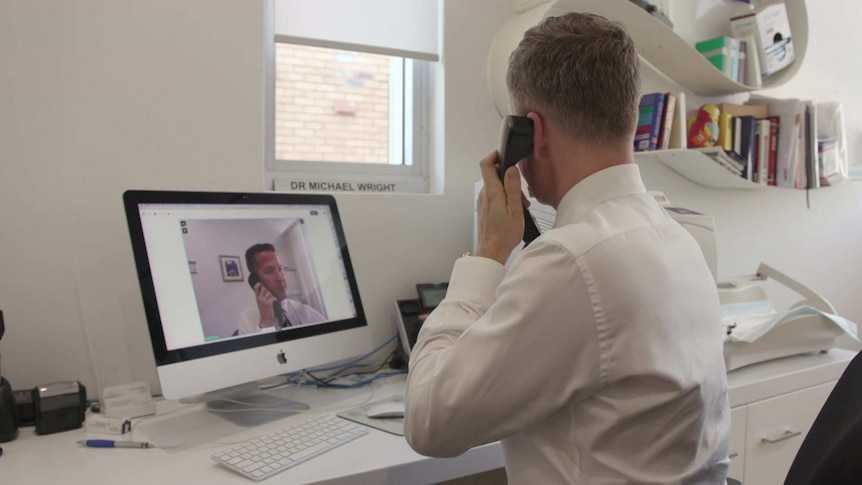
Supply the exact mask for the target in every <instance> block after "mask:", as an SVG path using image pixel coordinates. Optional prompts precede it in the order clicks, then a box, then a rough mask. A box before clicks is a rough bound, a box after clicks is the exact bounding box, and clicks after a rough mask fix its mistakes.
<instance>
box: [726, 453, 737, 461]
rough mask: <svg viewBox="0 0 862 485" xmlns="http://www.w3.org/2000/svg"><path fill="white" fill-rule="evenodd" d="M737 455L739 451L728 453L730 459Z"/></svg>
mask: <svg viewBox="0 0 862 485" xmlns="http://www.w3.org/2000/svg"><path fill="white" fill-rule="evenodd" d="M737 456H739V452H736V451H734V452H733V453H731V454H730V456H728V458H730V459H731V460H732V459H734V458H736V457H737Z"/></svg>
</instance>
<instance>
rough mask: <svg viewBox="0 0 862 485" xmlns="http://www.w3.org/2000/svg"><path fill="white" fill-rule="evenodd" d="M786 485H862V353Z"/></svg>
mask: <svg viewBox="0 0 862 485" xmlns="http://www.w3.org/2000/svg"><path fill="white" fill-rule="evenodd" d="M784 484H785V485H820V484H824V485H827V484H828V485H845V484H846V485H850V484H853V485H858V484H862V352H860V353H857V354H856V357H854V358H853V360H852V361H851V362H850V365H849V366H847V368H846V369H845V370H844V373H843V374H841V378H839V379H838V383H837V384H836V385H835V388H833V389H832V392H831V393H830V394H829V397H828V398H827V399H826V402H825V403H824V404H823V407H822V408H821V409H820V413H819V414H818V415H817V418H816V419H815V420H814V424H812V425H811V429H810V430H809V431H808V435H807V436H806V437H805V440H804V441H803V442H802V446H801V447H800V448H799V451H798V452H797V453H796V457H795V458H794V459H793V464H792V465H790V470H789V471H788V472H787V478H786V479H785V481H784Z"/></svg>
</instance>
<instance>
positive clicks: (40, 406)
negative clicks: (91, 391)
mask: <svg viewBox="0 0 862 485" xmlns="http://www.w3.org/2000/svg"><path fill="white" fill-rule="evenodd" d="M86 410H87V389H86V388H85V387H84V386H83V384H81V383H80V382H78V381H68V382H55V383H52V384H46V385H44V386H39V387H37V388H35V389H34V390H33V417H34V421H35V424H36V434H39V435H43V434H51V433H59V432H60V431H67V430H70V429H76V428H80V427H81V424H82V423H83V422H84V412H85V411H86Z"/></svg>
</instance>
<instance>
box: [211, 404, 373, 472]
mask: <svg viewBox="0 0 862 485" xmlns="http://www.w3.org/2000/svg"><path fill="white" fill-rule="evenodd" d="M366 434H368V428H366V427H365V426H362V425H359V424H356V423H353V422H351V421H347V420H346V419H342V418H339V417H337V416H335V415H323V416H316V417H314V418H311V419H308V420H306V421H303V422H301V423H296V424H293V425H290V426H288V427H286V428H284V429H281V430H278V431H275V432H272V433H269V434H266V435H263V436H258V437H257V438H253V439H250V440H248V441H246V442H244V443H240V444H238V445H235V446H234V447H233V448H230V449H228V450H225V451H222V452H220V453H216V454H215V455H212V457H211V458H212V459H213V460H215V461H216V462H218V463H221V464H222V465H224V466H226V467H228V468H230V469H231V470H233V471H235V472H237V473H240V474H242V475H244V476H246V477H247V478H250V479H252V480H254V481H256V482H259V481H261V480H263V479H266V478H269V477H271V476H273V475H275V474H276V473H280V472H283V471H284V470H287V469H288V468H291V467H294V466H296V465H299V464H300V463H302V462H304V461H307V460H309V459H311V458H314V457H315V456H318V455H321V454H323V453H326V452H327V451H329V450H331V449H333V448H337V447H339V446H341V445H343V444H344V443H347V442H349V441H353V440H355V439H356V438H359V437H360V436H363V435H366Z"/></svg>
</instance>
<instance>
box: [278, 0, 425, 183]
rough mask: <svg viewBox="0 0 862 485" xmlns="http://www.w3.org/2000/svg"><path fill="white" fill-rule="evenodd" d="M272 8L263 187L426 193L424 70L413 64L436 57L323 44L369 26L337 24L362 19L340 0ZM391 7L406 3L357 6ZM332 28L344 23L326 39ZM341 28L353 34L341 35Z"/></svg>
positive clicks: (291, 0)
mask: <svg viewBox="0 0 862 485" xmlns="http://www.w3.org/2000/svg"><path fill="white" fill-rule="evenodd" d="M272 1H273V4H274V5H273V8H274V12H273V15H272V17H273V19H274V22H272V23H271V25H270V27H271V29H272V33H273V35H272V36H271V37H268V38H271V39H273V42H272V44H271V45H270V46H268V52H267V58H268V62H267V66H268V68H269V70H270V72H269V73H268V76H269V77H270V78H269V79H268V83H267V84H268V86H267V98H266V103H267V127H266V129H267V138H266V143H267V147H266V153H267V175H268V178H269V179H271V180H272V188H274V189H275V190H289V191H327V192H340V191H346V192H361V191H368V192H427V191H428V187H429V184H428V168H429V167H428V164H429V157H428V156H427V153H428V151H429V150H428V148H427V147H428V144H429V138H428V129H427V128H426V127H427V126H428V124H429V123H428V111H429V110H428V109H427V106H428V98H429V92H430V90H429V88H428V86H429V84H430V82H429V77H430V75H431V71H432V67H433V63H431V62H428V61H427V60H422V59H421V58H425V59H436V53H435V54H434V55H433V56H429V55H424V54H421V53H420V54H418V55H417V53H416V52H415V51H413V50H404V49H397V48H392V47H385V46H384V47H381V46H380V45H372V46H369V45H368V44H369V43H370V42H364V43H363V42H361V39H359V40H360V42H358V43H355V44H354V43H350V42H346V41H345V40H350V39H344V38H331V37H334V36H335V35H336V34H337V35H338V36H342V37H343V36H345V35H346V36H348V37H350V36H351V35H352V36H353V37H357V38H358V37H361V35H363V33H364V32H365V31H366V30H369V29H373V28H374V27H373V26H365V25H364V24H363V22H364V20H363V21H359V20H356V19H354V20H356V22H355V23H354V24H351V23H350V22H347V21H346V20H345V19H349V17H350V16H351V15H371V13H368V12H366V11H365V10H361V11H360V12H350V11H345V10H350V9H351V8H360V6H358V5H354V2H350V1H348V0H328V2H314V4H309V3H307V2H306V3H305V4H299V3H297V0H272ZM416 1H420V0H416ZM421 1H422V2H427V1H428V0H421ZM393 2H396V3H393ZM397 2H402V3H410V1H406V0H375V1H372V2H370V4H366V3H364V2H363V5H362V6H363V7H368V6H369V5H371V7H374V5H373V4H375V3H376V5H377V6H378V7H380V8H383V7H385V8H387V9H391V8H392V6H393V5H401V4H400V3H397ZM321 3H325V4H326V5H321ZM431 3H436V2H431ZM339 7H340V8H342V15H340V16H338V18H337V19H336V20H335V21H333V18H335V16H334V15H333V14H332V11H333V10H329V9H336V8H339ZM406 7H409V6H402V8H406ZM315 9H318V10H319V11H314V10H315ZM325 10H329V11H328V12H325ZM372 10H373V8H372ZM408 10H409V9H408ZM435 11H436V7H435ZM406 12H407V11H406V10H405V11H404V13H405V14H406ZM324 13H325V15H324ZM411 15H414V14H411ZM315 18H323V19H324V22H325V23H324V24H321V25H324V27H321V29H317V30H314V29H311V28H309V27H308V24H309V23H310V22H311V23H313V21H314V19H315ZM326 21H328V23H327V22H326ZM339 22H341V23H342V24H344V25H342V27H341V28H335V29H334V30H332V31H331V33H327V32H328V31H327V30H326V29H327V28H333V26H332V25H331V24H333V23H335V24H338V23H339ZM350 26H353V27H354V28H355V29H359V30H357V31H356V33H354V34H350V33H349V32H348V30H349V29H348V27H350ZM302 29H305V30H302ZM394 41H395V42H398V39H397V38H396V39H395V40H394ZM373 42H374V43H376V44H380V43H381V41H380V40H379V39H374V40H373Z"/></svg>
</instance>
